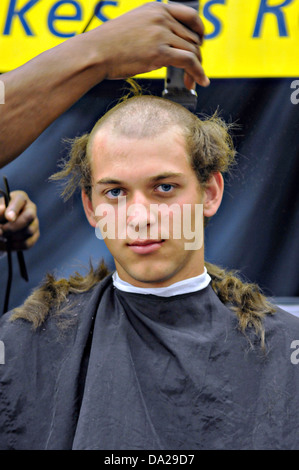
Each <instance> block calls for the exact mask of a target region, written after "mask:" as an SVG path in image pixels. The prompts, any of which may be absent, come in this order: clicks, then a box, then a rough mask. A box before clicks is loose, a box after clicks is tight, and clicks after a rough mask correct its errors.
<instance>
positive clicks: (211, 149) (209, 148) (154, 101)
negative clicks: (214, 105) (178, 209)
mask: <svg viewBox="0 0 299 470" xmlns="http://www.w3.org/2000/svg"><path fill="white" fill-rule="evenodd" d="M171 127H177V128H178V130H180V131H181V132H182V135H183V137H184V139H185V142H186V151H187V154H188V155H189V157H190V165H191V167H192V168H193V170H194V171H195V173H196V175H197V178H198V180H199V182H200V183H201V184H202V185H204V184H205V182H206V181H208V179H209V177H210V176H211V174H212V173H213V172H214V173H215V172H217V171H220V172H221V173H223V172H226V171H228V169H229V167H230V165H231V164H232V162H233V161H234V156H235V151H234V148H233V143H232V139H231V136H230V134H229V132H228V126H227V125H226V124H225V123H224V122H223V121H222V120H221V119H220V118H218V117H217V116H212V117H211V118H209V119H206V120H201V119H199V117H197V116H196V115H194V114H193V113H191V112H190V111H188V110H187V109H186V108H184V107H183V106H181V105H179V104H177V103H174V102H172V101H170V100H167V99H165V98H159V97H156V96H151V95H143V96H134V97H133V98H128V99H125V100H123V101H121V102H120V103H118V104H117V105H116V106H114V107H113V108H112V109H110V110H109V111H108V112H107V113H106V114H105V115H104V116H102V117H101V118H100V119H99V120H98V121H97V122H96V124H95V126H94V127H93V129H92V131H91V132H90V133H89V134H84V135H83V136H81V137H77V138H75V139H74V140H73V141H72V146H71V151H70V158H69V160H68V161H64V162H63V164H62V166H63V169H62V170H61V171H60V172H59V173H56V174H55V175H53V177H52V179H55V180H57V179H65V178H68V181H67V183H66V186H65V189H64V191H63V196H64V197H65V198H66V199H68V198H69V197H70V196H71V195H72V194H73V193H74V191H75V190H76V188H77V187H79V188H80V189H84V191H85V192H86V194H87V195H88V196H90V195H91V187H92V176H91V167H90V163H91V151H92V145H93V142H94V137H95V135H97V134H98V133H99V132H101V133H102V132H104V133H105V132H106V131H107V133H110V134H111V133H112V134H115V135H117V136H124V137H126V138H135V139H136V138H137V139H139V138H140V139H142V138H152V137H154V136H155V135H158V134H161V133H163V132H165V131H167V130H169V129H170V128H171ZM99 158H100V155H99Z"/></svg>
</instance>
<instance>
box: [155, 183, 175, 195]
mask: <svg viewBox="0 0 299 470" xmlns="http://www.w3.org/2000/svg"><path fill="white" fill-rule="evenodd" d="M158 188H161V190H160V191H161V192H162V193H170V192H171V191H172V190H173V189H174V186H173V185H172V184H160V186H158ZM158 188H157V189H158Z"/></svg>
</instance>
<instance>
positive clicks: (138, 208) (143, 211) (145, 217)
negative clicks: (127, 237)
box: [127, 192, 155, 228]
mask: <svg viewBox="0 0 299 470" xmlns="http://www.w3.org/2000/svg"><path fill="white" fill-rule="evenodd" d="M127 216H128V217H127V224H128V225H134V226H135V227H136V226H139V228H143V227H146V226H148V225H150V224H152V223H154V222H155V217H154V215H153V214H152V212H151V203H150V201H149V199H148V198H147V197H146V195H144V194H143V193H142V192H136V193H135V194H134V196H133V198H132V199H131V204H130V205H129V206H128V208H127Z"/></svg>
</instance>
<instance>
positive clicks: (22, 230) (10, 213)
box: [0, 191, 40, 250]
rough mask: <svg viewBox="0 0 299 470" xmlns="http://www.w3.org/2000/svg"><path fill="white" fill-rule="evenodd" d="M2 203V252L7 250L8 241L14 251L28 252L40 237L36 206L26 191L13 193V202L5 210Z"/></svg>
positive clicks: (0, 207)
mask: <svg viewBox="0 0 299 470" xmlns="http://www.w3.org/2000/svg"><path fill="white" fill-rule="evenodd" d="M2 202H3V201H0V222H1V223H0V237H1V239H0V250H5V249H6V240H7V239H9V241H10V248H11V249H12V250H26V249H28V248H30V247H31V246H33V245H34V244H35V243H36V241H37V240H38V238H39V236H40V232H39V220H38V217H37V208H36V205H35V204H34V203H33V202H32V201H31V200H30V199H29V197H28V195H27V194H26V193H25V192H24V191H13V192H11V201H10V203H9V205H8V207H7V209H5V207H4V208H3V205H2V204H1V203H2Z"/></svg>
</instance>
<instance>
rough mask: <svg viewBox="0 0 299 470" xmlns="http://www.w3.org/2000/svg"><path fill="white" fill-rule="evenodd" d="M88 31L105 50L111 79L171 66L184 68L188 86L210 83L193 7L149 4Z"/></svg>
mask: <svg viewBox="0 0 299 470" xmlns="http://www.w3.org/2000/svg"><path fill="white" fill-rule="evenodd" d="M85 34H86V39H87V36H88V38H89V40H91V41H92V44H93V46H95V44H94V42H93V41H95V42H97V44H98V46H97V50H98V54H99V55H100V56H102V55H103V53H104V55H105V63H106V78H108V79H117V78H119V79H124V78H128V77H132V76H133V75H137V74H140V73H145V72H149V71H152V70H155V69H158V68H160V67H163V66H170V65H172V66H174V67H178V68H183V69H184V70H185V85H186V87H187V88H192V87H193V86H194V85H195V82H196V83H198V84H200V85H202V86H207V85H209V83H210V82H209V79H208V78H207V76H206V75H205V72H204V70H203V67H202V65H201V63H202V57H201V53H200V46H201V45H202V41H203V36H204V26H203V23H202V21H201V19H200V18H199V16H198V13H197V12H196V11H195V9H194V8H191V7H187V6H185V5H179V4H177V3H172V4H162V3H147V4H145V5H142V6H141V7H139V8H136V9H134V10H132V11H130V12H128V13H126V14H124V15H122V16H120V17H118V18H115V19H113V20H110V21H107V22H106V23H104V24H103V25H101V26H99V27H98V28H95V29H94V30H92V31H90V32H89V33H85ZM92 49H93V50H94V47H93V48H92Z"/></svg>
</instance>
